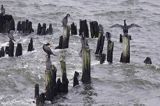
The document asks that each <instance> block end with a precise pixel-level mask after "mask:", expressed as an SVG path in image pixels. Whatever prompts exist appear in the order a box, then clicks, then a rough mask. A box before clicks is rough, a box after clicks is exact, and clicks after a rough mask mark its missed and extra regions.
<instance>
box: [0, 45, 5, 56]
mask: <svg viewBox="0 0 160 106" xmlns="http://www.w3.org/2000/svg"><path fill="white" fill-rule="evenodd" d="M0 52H1V53H0V54H1V57H4V56H5V51H4V47H1V50H0Z"/></svg>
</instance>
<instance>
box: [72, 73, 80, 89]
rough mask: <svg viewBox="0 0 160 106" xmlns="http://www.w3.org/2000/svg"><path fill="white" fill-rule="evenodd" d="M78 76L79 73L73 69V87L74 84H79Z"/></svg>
mask: <svg viewBox="0 0 160 106" xmlns="http://www.w3.org/2000/svg"><path fill="white" fill-rule="evenodd" d="M78 76H79V73H78V72H77V71H75V73H74V77H73V87H74V86H76V85H79V81H78Z"/></svg>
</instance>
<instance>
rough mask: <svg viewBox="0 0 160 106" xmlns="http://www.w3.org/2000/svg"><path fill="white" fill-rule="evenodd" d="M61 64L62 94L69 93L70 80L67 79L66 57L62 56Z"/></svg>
mask: <svg viewBox="0 0 160 106" xmlns="http://www.w3.org/2000/svg"><path fill="white" fill-rule="evenodd" d="M60 64H61V71H62V92H63V93H67V92H68V83H69V80H68V78H67V72H66V62H65V57H64V56H62V55H61V59H60Z"/></svg>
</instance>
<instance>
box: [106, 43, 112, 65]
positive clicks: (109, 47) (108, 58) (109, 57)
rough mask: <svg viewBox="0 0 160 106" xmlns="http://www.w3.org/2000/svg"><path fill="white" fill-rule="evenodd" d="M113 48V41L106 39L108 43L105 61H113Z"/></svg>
mask: <svg viewBox="0 0 160 106" xmlns="http://www.w3.org/2000/svg"><path fill="white" fill-rule="evenodd" d="M113 48H114V42H112V41H111V40H108V45H107V61H108V62H109V63H112V62H113Z"/></svg>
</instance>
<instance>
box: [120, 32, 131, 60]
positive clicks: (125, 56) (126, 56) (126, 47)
mask: <svg viewBox="0 0 160 106" xmlns="http://www.w3.org/2000/svg"><path fill="white" fill-rule="evenodd" d="M122 41H123V42H122V45H123V51H122V53H121V58H120V62H122V63H129V62H130V39H129V37H128V35H125V36H123V37H122Z"/></svg>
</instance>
